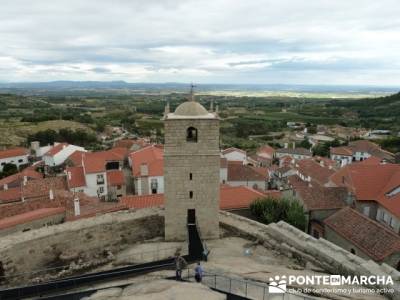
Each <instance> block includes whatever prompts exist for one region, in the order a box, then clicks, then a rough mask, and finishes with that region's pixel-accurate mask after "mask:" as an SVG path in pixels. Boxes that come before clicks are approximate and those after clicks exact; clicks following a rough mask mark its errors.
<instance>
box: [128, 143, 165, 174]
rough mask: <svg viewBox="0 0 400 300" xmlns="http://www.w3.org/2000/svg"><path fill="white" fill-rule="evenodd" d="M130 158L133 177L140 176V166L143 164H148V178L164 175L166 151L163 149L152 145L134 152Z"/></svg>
mask: <svg viewBox="0 0 400 300" xmlns="http://www.w3.org/2000/svg"><path fill="white" fill-rule="evenodd" d="M129 157H130V159H131V161H132V174H133V176H135V177H139V176H140V166H141V165H142V164H147V168H148V176H163V175H164V150H163V149H162V148H160V147H157V146H155V145H151V146H148V147H145V148H143V149H140V150H138V151H135V152H132V153H131V154H130V155H129Z"/></svg>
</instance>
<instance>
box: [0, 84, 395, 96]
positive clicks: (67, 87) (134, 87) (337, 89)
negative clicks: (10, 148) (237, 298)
mask: <svg viewBox="0 0 400 300" xmlns="http://www.w3.org/2000/svg"><path fill="white" fill-rule="evenodd" d="M196 89H197V90H198V91H202V92H205V91H243V92H245V91H287V92H303V93H347V94H357V93H358V94H360V93H362V94H371V95H374V94H384V93H387V94H389V93H394V92H396V91H398V90H399V88H395V87H374V86H341V85H290V84H196ZM85 90H97V91H101V90H104V91H107V90H113V91H120V92H123V91H124V90H125V91H126V90H130V91H137V92H162V91H166V92H187V91H188V90H189V83H176V82H166V83H140V82H138V83H129V82H125V81H50V82H16V83H1V82H0V92H1V93H4V92H18V93H28V94H29V93H43V92H45V91H50V92H51V91H53V92H57V91H58V92H62V91H85Z"/></svg>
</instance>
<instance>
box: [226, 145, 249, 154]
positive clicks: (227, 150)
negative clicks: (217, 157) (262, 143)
mask: <svg viewBox="0 0 400 300" xmlns="http://www.w3.org/2000/svg"><path fill="white" fill-rule="evenodd" d="M236 151H237V152H240V153H243V154H246V153H247V152H246V151H244V150H242V149H239V148H235V147H230V148H227V149H224V150H222V154H229V153H232V152H236Z"/></svg>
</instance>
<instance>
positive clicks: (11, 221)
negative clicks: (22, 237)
mask: <svg viewBox="0 0 400 300" xmlns="http://www.w3.org/2000/svg"><path fill="white" fill-rule="evenodd" d="M63 213H65V208H64V207H55V208H40V209H36V210H32V211H29V212H26V213H23V214H19V215H15V216H12V217H8V218H4V219H1V220H0V230H2V229H6V228H10V227H13V226H16V225H19V224H25V223H28V222H32V221H35V220H39V219H43V218H47V217H50V216H54V215H58V214H63Z"/></svg>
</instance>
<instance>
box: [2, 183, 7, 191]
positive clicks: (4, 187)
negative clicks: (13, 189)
mask: <svg viewBox="0 0 400 300" xmlns="http://www.w3.org/2000/svg"><path fill="white" fill-rule="evenodd" d="M3 189H4V190H5V191H7V190H8V184H7V183H5V184H4V185H3Z"/></svg>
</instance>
